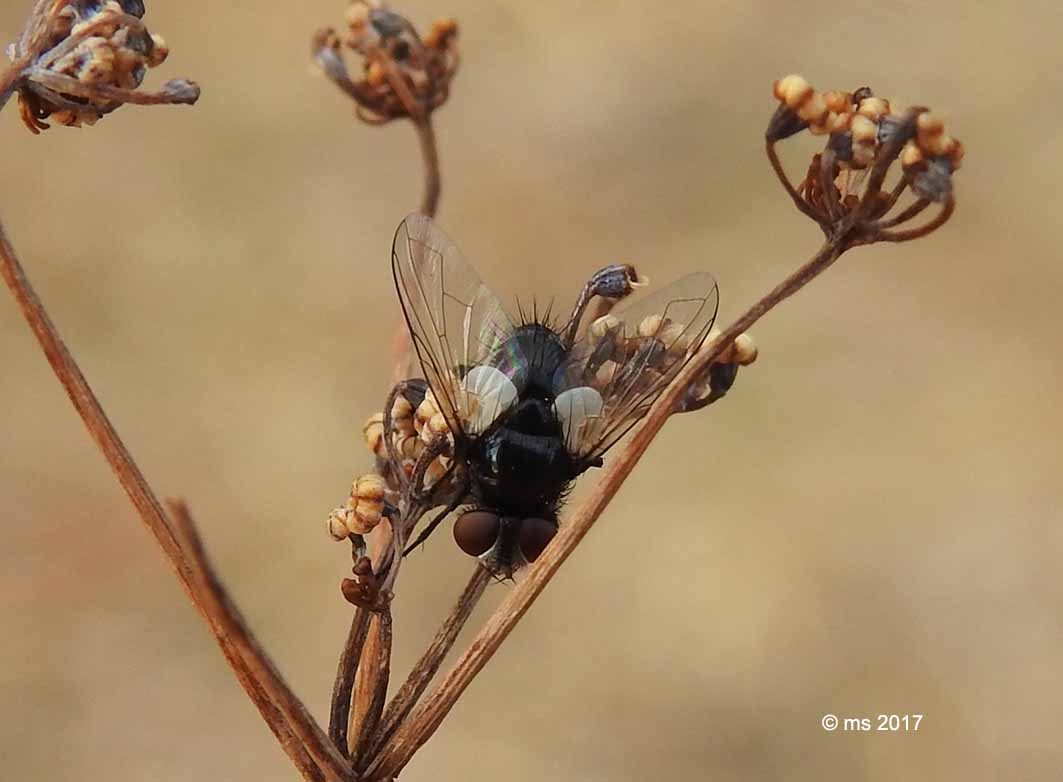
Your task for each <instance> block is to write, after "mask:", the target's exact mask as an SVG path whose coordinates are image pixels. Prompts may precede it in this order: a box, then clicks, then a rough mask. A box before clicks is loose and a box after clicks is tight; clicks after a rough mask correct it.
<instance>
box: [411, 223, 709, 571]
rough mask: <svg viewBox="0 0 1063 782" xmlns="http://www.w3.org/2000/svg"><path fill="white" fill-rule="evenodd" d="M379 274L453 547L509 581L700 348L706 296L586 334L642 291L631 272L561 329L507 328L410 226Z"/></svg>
mask: <svg viewBox="0 0 1063 782" xmlns="http://www.w3.org/2000/svg"><path fill="white" fill-rule="evenodd" d="M392 271H393V273H394V277H395V286H396V289H397V291H398V295H399V300H400V302H401V304H402V310H403V314H404V316H405V318H406V323H407V326H408V328H409V333H410V338H411V340H412V342H413V346H414V349H415V351H416V354H417V358H418V360H419V363H420V366H421V370H422V371H423V373H424V378H425V381H427V388H425V386H424V385H423V384H421V383H413V385H411V388H416V389H418V391H417V393H418V394H419V395H420V394H424V393H425V392H426V391H430V392H431V395H432V396H433V397H434V400H435V404H436V405H437V406H438V408H439V412H440V413H442V415H443V417H444V418H445V420H446V428H447V429H449V432H450V434H451V435H452V437H453V454H452V455H453V461H454V464H455V466H456V475H457V479H456V481H454V482H453V485H455V486H456V487H457V488H456V489H455V492H454V496H453V497H452V500H451V503H450V505H451V507H453V508H456V507H460V506H464V510H463V512H462V513H461V515H459V517H458V519H457V521H456V522H455V524H454V538H455V540H456V542H457V544H458V546H459V547H460V548H461V549H462V550H463V551H464V552H466V553H467V554H470V555H471V556H476V557H479V558H480V559H481V560H482V561H483V562H484V564H485V565H486V566H487V567H488V568H489V569H490V570H491V571H492V572H493V573H495V574H496V575H498V576H500V577H505V578H509V577H512V575H513V573H514V572H516V571H517V570H518V569H519V568H520V567H522V566H524V565H525V564H527V563H530V562H532V561H534V560H535V559H536V558H537V557H538V556H539V554H541V553H542V551H543V549H544V548H545V547H546V545H547V544H548V543H549V542H550V540H551V539H552V538H553V537H554V535H555V534H556V533H557V529H558V523H559V514H560V511H561V506H562V504H563V502H564V499H565V496H566V494H567V493H568V491H569V490H570V488H571V486H572V484H573V482H574V481H575V480H576V479H577V478H578V477H579V476H580V475H581V474H582V473H584V472H585V471H586V470H588V469H590V468H591V467H600V466H601V465H602V463H603V460H602V457H603V455H604V454H605V452H606V451H607V450H608V449H609V448H610V447H611V446H612V445H613V444H615V443H616V442H617V441H618V440H619V439H620V438H621V437H623V436H624V434H625V433H626V432H627V431H628V430H629V429H630V428H631V427H632V426H634V425H635V423H637V422H638V421H639V420H640V419H641V418H642V417H643V416H644V415H645V414H646V412H647V411H648V410H649V408H650V406H651V405H652V404H653V402H654V401H655V400H656V399H657V397H658V396H659V395H660V394H661V393H662V392H663V391H664V389H665V388H666V387H667V386H668V384H669V383H670V382H671V380H672V379H673V378H674V377H675V376H676V375H677V374H678V373H679V371H680V370H681V369H682V368H683V366H685V365H686V363H687V361H689V360H690V358H691V357H692V356H693V355H694V354H695V353H696V352H697V351H698V349H699V348H700V347H701V345H702V343H703V342H704V341H705V338H706V337H707V335H708V333H709V330H710V329H711V327H712V324H713V321H714V320H715V318H716V311H717V307H718V303H719V295H718V289H717V286H716V282H715V280H714V279H713V278H712V277H711V276H710V275H708V274H705V273H695V274H691V275H688V276H687V277H684V278H682V279H680V280H679V281H677V282H675V283H673V284H672V285H671V286H669V287H668V288H666V289H664V290H662V291H660V292H658V293H656V294H654V295H652V296H647V297H642V298H641V300H638V301H634V302H632V303H628V302H624V303H623V304H621V305H619V306H617V307H615V308H614V309H612V310H611V311H609V312H608V314H605V315H602V316H601V317H598V318H596V319H593V320H592V321H591V322H590V323H587V324H585V323H584V321H585V320H586V319H587V315H588V312H589V311H590V305H591V303H592V302H593V301H594V300H595V299H600V300H604V301H606V302H610V303H611V302H616V301H618V300H620V299H624V298H626V297H627V296H628V295H629V294H630V293H632V292H633V291H634V289H635V288H637V287H640V286H641V285H642V284H643V283H644V281H642V280H640V279H639V277H638V274H637V273H636V271H635V269H634V268H633V267H631V266H627V265H612V266H606V267H604V268H602V269H600V270H599V271H597V272H596V273H595V274H594V275H593V276H592V277H591V278H590V280H589V281H588V282H587V283H586V284H585V285H584V287H583V290H582V291H581V293H580V296H579V297H578V299H577V302H576V305H575V307H574V308H573V311H572V313H571V315H570V316H569V318H568V319H567V320H566V321H564V322H561V323H553V322H551V319H550V318H549V317H539V316H537V315H533V316H532V317H531V318H530V319H529V318H526V317H524V316H523V315H522V316H521V317H520V318H519V319H517V320H514V319H512V318H510V316H509V315H508V314H507V313H506V311H505V309H504V308H503V307H502V305H501V303H500V302H499V301H498V298H497V297H496V296H495V295H494V294H493V293H491V291H490V290H488V289H487V287H486V286H484V284H483V283H482V282H481V281H480V279H479V277H478V276H477V274H476V272H475V271H474V270H473V269H472V267H471V266H470V265H469V264H468V263H467V262H466V261H465V260H464V259H463V258H462V256H461V254H460V253H459V252H458V250H457V248H456V247H455V246H454V244H453V243H452V242H451V241H450V240H449V239H448V238H447V237H446V236H445V235H444V234H443V232H442V231H440V230H439V229H438V228H437V227H436V226H435V225H434V224H433V223H432V221H431V220H430V219H429V218H427V217H425V216H423V215H418V214H414V215H410V216H409V217H407V218H406V219H405V220H404V221H403V222H402V224H401V225H400V226H399V228H398V231H397V232H396V234H395V239H394V243H393V246H392ZM411 401H413V400H411ZM440 520H441V519H440ZM435 523H438V520H437V522H435ZM435 523H433V524H432V525H430V526H429V527H428V528H426V529H425V530H424V532H422V534H421V536H420V537H419V538H418V540H417V541H415V542H414V544H412V545H411V547H410V548H413V547H415V546H416V545H418V544H419V543H420V542H422V541H423V540H424V539H425V538H426V537H427V536H428V534H430V533H431V531H432V529H433V528H434V526H435Z"/></svg>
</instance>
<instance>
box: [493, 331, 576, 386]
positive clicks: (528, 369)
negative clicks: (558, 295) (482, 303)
mask: <svg viewBox="0 0 1063 782" xmlns="http://www.w3.org/2000/svg"><path fill="white" fill-rule="evenodd" d="M567 357H568V351H566V350H565V348H564V345H563V344H562V342H561V337H560V336H558V335H557V333H555V332H554V330H553V329H551V328H550V327H549V326H546V325H544V324H542V323H525V324H523V325H521V326H517V327H516V328H514V329H513V331H512V333H511V334H510V335H509V336H508V337H507V338H506V340H505V341H504V342H503V343H502V345H501V346H500V347H499V349H498V350H497V351H496V353H495V355H494V356H493V357H492V358H491V360H490V363H491V365H492V366H495V367H497V368H498V369H499V370H501V371H502V372H504V373H505V374H506V375H507V376H509V377H511V378H514V382H515V383H516V384H517V386H518V388H521V389H523V395H525V396H531V397H536V398H539V399H548V398H550V397H552V395H553V383H554V373H555V372H557V369H558V367H560V366H561V365H562V364H563V363H564V361H565V359H566V358H567Z"/></svg>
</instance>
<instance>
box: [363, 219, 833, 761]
mask: <svg viewBox="0 0 1063 782" xmlns="http://www.w3.org/2000/svg"><path fill="white" fill-rule="evenodd" d="M847 241H848V240H847V238H846V237H835V238H834V239H833V240H831V241H828V242H827V243H826V244H825V245H824V246H823V247H822V248H821V249H820V251H819V252H818V253H816V255H815V256H813V257H812V259H811V260H809V261H808V262H807V263H805V265H803V266H802V267H800V268H799V269H797V270H796V271H795V272H794V273H793V274H791V275H790V276H789V277H787V278H786V279H785V280H783V282H781V283H780V284H779V285H777V286H776V287H775V288H774V289H773V290H772V291H771V292H770V293H768V294H767V295H765V296H764V297H763V298H761V299H760V300H759V301H758V302H756V303H755V304H754V305H753V306H752V307H750V308H749V309H748V310H747V311H746V312H745V313H744V314H743V315H742V316H741V317H740V318H739V319H738V320H736V321H735V322H734V323H732V324H731V325H730V326H729V327H728V328H727V329H726V330H725V331H724V332H723V333H722V334H720V335H719V336H718V337H717V338H716V339H715V340H713V342H712V343H711V344H709V345H707V346H705V347H704V348H703V349H702V350H701V352H699V353H698V355H697V356H696V357H695V358H694V360H693V361H691V362H690V363H689V364H688V365H687V366H686V367H685V368H684V369H683V371H682V372H680V373H679V375H677V376H676V378H675V379H674V380H673V381H672V383H671V384H670V385H669V386H668V388H667V389H666V390H665V391H664V393H663V394H662V395H661V397H660V398H659V399H658V400H657V401H656V402H655V403H654V405H653V407H652V408H650V411H649V413H648V414H647V416H646V418H645V421H644V422H643V424H642V426H641V427H639V429H638V431H637V432H636V433H635V435H634V436H633V437H632V439H631V440H630V442H628V444H627V445H626V446H625V447H624V449H623V450H622V451H621V452H620V454H618V456H617V457H616V458H615V459H613V460H611V463H610V465H609V467H608V469H606V471H605V474H604V475H603V476H602V478H601V480H600V481H599V483H598V485H597V486H596V487H595V488H594V490H593V492H592V493H591V495H590V496H589V497H588V498H587V499H586V500H585V501H584V502H583V504H582V505H581V506H580V507H579V508H578V509H577V510H576V512H575V513H573V514H572V516H571V517H569V518H568V519H567V520H566V522H565V524H563V525H562V526H561V529H560V531H559V532H558V534H557V536H556V537H555V538H554V540H553V541H551V543H550V545H549V546H547V548H546V550H545V551H544V552H543V553H542V554H541V555H540V556H539V558H538V559H537V560H536V561H535V563H534V564H533V565H531V566H530V567H529V568H528V571H527V573H526V575H525V577H524V579H523V580H522V581H521V582H520V583H519V584H517V585H516V586H515V587H514V588H513V590H512V591H511V592H510V593H509V594H508V595H507V596H506V599H505V600H504V601H503V602H502V604H501V605H500V606H499V607H498V608H497V609H496V611H495V612H494V613H493V614H492V615H491V617H490V618H489V619H488V620H487V623H486V624H485V625H484V627H483V628H482V629H481V630H480V632H479V633H478V634H477V635H476V637H475V638H474V639H473V641H472V643H471V644H470V645H469V647H468V649H467V650H466V651H465V652H464V653H463V654H462V656H461V657H460V658H459V659H458V661H457V662H456V663H455V664H454V667H453V668H451V669H450V671H448V672H447V674H446V676H445V677H444V679H443V681H442V682H440V684H439V686H438V687H437V688H436V689H435V690H434V691H433V692H432V693H431V694H430V695H429V696H428V698H427V700H425V701H424V703H423V704H422V705H421V706H420V708H418V709H417V710H416V711H414V713H413V714H412V715H411V716H410V718H409V719H408V720H406V721H405V722H404V723H403V724H402V725H401V727H399V729H398V730H396V731H395V733H394V735H393V736H392V737H391V739H390V740H388V741H387V742H386V743H385V745H384V746H383V747H382V748H381V751H380V753H379V754H378V756H377V757H376V759H375V761H374V763H373V765H372V766H370V768H369V769H368V772H367V777H368V778H369V779H371V780H386V779H391V778H393V777H394V776H396V775H397V774H398V773H399V772H400V771H401V770H402V769H403V768H404V767H405V765H406V764H407V763H408V762H409V760H410V758H411V757H412V756H413V753H414V752H416V751H417V750H418V749H419V748H420V747H421V746H423V745H424V743H425V742H426V741H428V739H429V738H431V736H432V734H433V733H435V731H436V729H437V728H438V727H439V725H440V724H441V723H442V722H443V720H444V718H446V716H447V714H448V713H449V712H450V710H451V708H453V706H454V704H455V702H456V701H457V699H458V698H459V697H460V696H461V694H462V693H463V692H464V691H465V688H466V687H468V686H469V684H470V683H471V682H472V680H473V678H475V676H476V674H478V673H479V672H480V671H481V670H482V669H483V667H484V665H486V664H487V661H488V660H489V659H491V656H492V655H493V654H494V653H495V652H496V651H497V650H498V648H499V647H500V646H501V645H502V642H503V641H504V640H505V639H506V637H507V636H508V635H509V633H510V631H511V630H512V629H513V627H514V626H515V625H516V624H517V622H519V621H520V619H521V617H523V616H524V614H525V613H526V612H527V610H528V608H530V607H531V604H532V603H533V602H534V601H535V599H536V598H537V597H538V596H539V594H540V593H541V592H542V591H543V589H544V588H545V587H546V585H547V583H549V581H550V579H551V578H553V577H554V574H555V573H557V570H558V569H559V568H560V567H561V564H562V563H563V562H564V561H565V560H566V559H568V556H569V555H570V554H571V553H572V552H573V551H574V550H575V548H576V546H577V545H578V544H579V542H580V541H581V540H582V539H583V538H584V536H585V535H586V534H587V533H588V532H589V531H590V528H591V526H593V524H594V522H595V521H597V519H598V517H599V516H600V515H601V513H602V511H603V510H605V508H606V506H608V504H609V502H610V500H612V498H613V497H614V496H615V495H616V493H617V492H618V491H619V490H620V487H621V485H622V484H623V483H624V481H625V480H626V479H627V477H628V475H630V474H631V471H632V469H633V468H634V467H635V465H636V464H637V463H638V461H639V459H640V458H641V457H642V455H643V454H644V453H645V452H646V449H647V448H649V446H650V443H651V442H653V439H654V437H656V435H657V433H658V432H659V431H660V429H661V427H662V426H664V423H665V421H667V420H668V417H669V416H670V415H671V414H672V411H673V410H675V408H676V405H677V404H678V402H679V400H680V398H681V397H682V396H683V394H684V393H685V392H686V389H687V388H688V386H689V385H690V384H691V382H693V381H694V380H695V379H696V378H697V377H698V376H699V375H700V374H701V373H702V372H703V371H704V370H706V369H707V368H708V366H709V365H710V364H711V363H712V362H713V361H715V360H716V359H717V358H718V357H719V356H720V355H721V354H722V353H723V352H724V351H725V350H727V349H728V347H729V346H730V345H731V344H732V343H733V342H734V340H735V338H736V337H737V336H738V335H739V334H742V333H743V332H745V331H746V330H747V329H748V328H749V327H750V326H752V325H753V324H754V323H756V322H757V321H758V320H759V319H760V318H761V317H762V316H763V315H764V314H765V313H767V312H768V311H769V310H771V309H772V308H774V307H775V306H777V305H778V304H779V303H780V302H782V301H783V300H784V299H786V298H789V297H790V296H792V295H793V294H794V293H796V292H797V291H798V290H800V289H801V288H802V287H804V286H805V285H806V284H808V283H809V282H810V281H811V280H812V279H814V278H815V277H816V276H818V275H819V274H820V273H822V272H823V271H824V270H825V269H827V268H828V267H829V266H830V265H831V264H832V263H834V261H835V260H837V259H838V257H839V256H840V255H841V254H842V252H844V251H845V249H847V247H848V244H846V242H847Z"/></svg>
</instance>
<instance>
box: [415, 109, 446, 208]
mask: <svg viewBox="0 0 1063 782" xmlns="http://www.w3.org/2000/svg"><path fill="white" fill-rule="evenodd" d="M413 124H414V127H415V128H416V129H417V140H418V141H419V142H420V144H421V159H422V160H423V161H424V196H423V197H422V199H421V212H422V214H426V215H428V216H429V217H435V216H436V210H437V209H438V208H439V194H440V190H441V184H440V178H439V150H438V149H437V148H436V134H435V130H434V129H433V128H432V115H431V113H426V114H425V115H424V117H422V118H414V120H413Z"/></svg>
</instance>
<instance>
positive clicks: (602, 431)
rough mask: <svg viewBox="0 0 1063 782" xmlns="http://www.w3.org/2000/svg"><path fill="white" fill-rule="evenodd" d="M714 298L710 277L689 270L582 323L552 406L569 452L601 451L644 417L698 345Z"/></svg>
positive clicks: (589, 454) (588, 455)
mask: <svg viewBox="0 0 1063 782" xmlns="http://www.w3.org/2000/svg"><path fill="white" fill-rule="evenodd" d="M719 300H720V297H719V290H718V289H717V286H716V280H714V279H713V278H712V276H711V275H709V274H705V273H698V274H691V275H689V276H687V277H684V278H682V279H680V280H678V281H676V282H674V283H673V284H672V285H670V286H669V287H667V288H665V289H663V290H661V291H659V292H657V293H655V294H653V295H651V296H647V297H644V298H642V299H640V300H636V301H632V302H630V303H625V304H623V305H621V306H620V307H617V308H616V309H615V310H613V312H612V313H610V314H609V315H606V316H604V317H602V318H599V319H598V320H596V321H594V323H592V324H591V325H590V326H589V327H588V328H587V332H586V334H584V335H583V336H582V337H581V338H580V340H579V341H578V342H577V343H576V344H575V345H574V346H573V348H572V351H571V352H570V353H569V356H568V358H567V359H566V361H565V363H564V364H563V365H562V366H561V368H560V369H559V370H558V372H557V374H556V375H555V376H554V397H555V401H554V407H555V410H556V411H557V415H558V418H559V419H560V421H561V426H562V431H563V433H564V436H565V443H566V447H567V449H568V451H569V453H570V454H571V455H572V456H574V457H576V458H578V459H581V460H593V459H595V458H597V457H599V456H601V455H602V454H603V453H604V452H605V451H606V450H608V449H609V448H610V446H612V445H613V444H614V443H615V442H616V441H617V440H619V439H620V438H621V437H623V436H624V434H625V433H626V432H627V431H628V430H629V429H630V428H631V427H632V426H634V424H635V423H637V422H638V420H639V419H640V418H642V417H643V416H644V415H646V413H647V411H648V410H649V408H650V405H652V404H653V402H654V401H655V400H656V399H657V397H658V396H659V395H660V394H661V392H662V391H664V389H665V387H666V386H667V385H668V384H669V383H670V382H671V381H672V379H673V378H675V376H676V375H677V374H678V373H679V371H680V370H681V369H682V368H683V367H684V366H685V365H686V363H687V361H689V360H690V358H691V357H692V356H693V355H694V354H695V353H696V352H697V351H698V349H700V348H701V345H702V343H704V341H705V338H706V336H708V334H709V330H710V329H711V328H712V324H713V321H715V320H716V311H717V308H718V307H719Z"/></svg>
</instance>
